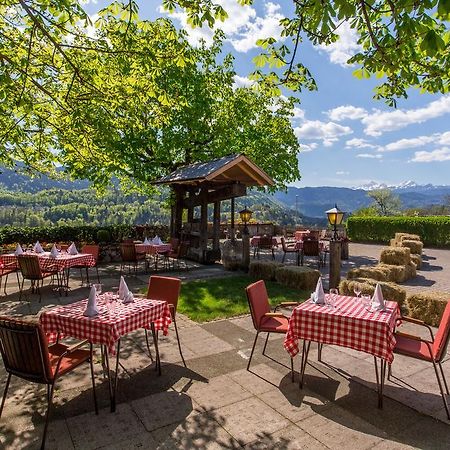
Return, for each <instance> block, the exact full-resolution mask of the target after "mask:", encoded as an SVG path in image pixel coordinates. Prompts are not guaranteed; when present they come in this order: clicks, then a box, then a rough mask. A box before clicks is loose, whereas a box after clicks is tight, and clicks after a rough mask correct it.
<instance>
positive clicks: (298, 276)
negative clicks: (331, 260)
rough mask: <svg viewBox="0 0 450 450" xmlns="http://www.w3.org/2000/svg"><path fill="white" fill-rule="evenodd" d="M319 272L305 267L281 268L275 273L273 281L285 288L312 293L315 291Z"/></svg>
mask: <svg viewBox="0 0 450 450" xmlns="http://www.w3.org/2000/svg"><path fill="white" fill-rule="evenodd" d="M319 278H320V272H319V271H318V270H316V269H311V268H310V267H306V266H300V267H298V266H282V267H278V268H277V269H276V271H275V279H276V280H277V281H278V283H280V284H284V285H285V286H289V287H293V288H297V289H304V290H307V291H312V290H314V289H315V287H316V284H317V280H318V279H319Z"/></svg>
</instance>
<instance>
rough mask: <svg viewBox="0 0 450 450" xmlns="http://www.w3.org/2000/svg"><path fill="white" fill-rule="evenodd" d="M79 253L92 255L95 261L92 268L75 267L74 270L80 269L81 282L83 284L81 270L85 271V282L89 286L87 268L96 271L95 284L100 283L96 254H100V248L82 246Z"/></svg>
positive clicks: (86, 266)
mask: <svg viewBox="0 0 450 450" xmlns="http://www.w3.org/2000/svg"><path fill="white" fill-rule="evenodd" d="M81 253H88V254H90V255H92V256H93V257H94V259H95V265H94V266H88V265H79V266H75V267H76V268H78V269H80V274H81V281H82V282H83V269H86V282H87V284H89V267H95V270H96V271H97V282H98V283H100V276H99V274H98V266H97V263H98V254H99V253H100V246H99V245H90V244H89V245H83V247H82V249H81Z"/></svg>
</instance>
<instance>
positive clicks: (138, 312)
mask: <svg viewBox="0 0 450 450" xmlns="http://www.w3.org/2000/svg"><path fill="white" fill-rule="evenodd" d="M86 305H87V299H85V300H81V301H78V302H75V303H71V304H69V305H64V306H58V307H56V308H52V309H49V310H47V311H44V312H43V313H42V314H41V315H40V318H39V320H40V323H41V325H42V327H43V329H44V331H45V333H46V334H47V336H48V340H49V342H50V343H53V342H56V341H57V340H58V339H59V338H61V337H73V338H76V339H81V340H84V339H87V340H88V341H89V342H91V343H92V344H99V345H101V349H102V357H103V358H102V365H103V369H104V370H105V371H106V374H107V376H108V382H109V394H110V399H111V412H114V411H115V410H116V393H117V383H118V368H119V358H120V339H121V337H122V336H125V335H126V334H128V333H131V332H132V331H135V330H137V329H140V328H147V329H149V328H150V329H151V330H152V333H153V340H154V345H155V352H156V364H157V367H160V359H159V351H158V341H157V337H156V331H157V330H158V331H159V330H162V331H163V333H164V335H166V334H167V331H168V327H169V325H170V323H171V321H172V319H171V315H170V309H169V306H168V304H167V302H165V301H160V300H151V299H147V298H141V297H139V298H137V297H135V298H134V302H132V303H127V304H124V303H122V302H121V301H119V300H118V295H117V294H114V293H112V292H105V293H103V294H100V295H99V296H98V300H97V306H98V309H99V314H98V315H97V316H95V317H86V316H84V315H83V313H84V311H85V309H86ZM109 354H112V355H114V354H115V355H116V363H115V371H114V376H113V375H112V373H111V371H110V366H109V356H108V355H109Z"/></svg>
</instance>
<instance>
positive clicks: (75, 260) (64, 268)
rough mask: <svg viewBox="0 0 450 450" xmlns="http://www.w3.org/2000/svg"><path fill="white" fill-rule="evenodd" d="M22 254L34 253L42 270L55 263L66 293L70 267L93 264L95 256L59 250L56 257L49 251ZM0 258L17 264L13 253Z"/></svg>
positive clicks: (5, 261)
mask: <svg viewBox="0 0 450 450" xmlns="http://www.w3.org/2000/svg"><path fill="white" fill-rule="evenodd" d="M24 254H26V255H36V256H37V257H38V258H39V265H40V266H41V270H42V271H47V269H48V267H49V266H55V265H56V267H57V268H58V271H60V272H62V273H63V283H62V287H63V288H64V290H65V291H66V295H67V292H68V290H69V274H70V268H71V267H78V266H83V267H84V266H88V267H94V266H95V258H94V256H93V255H91V254H90V253H77V254H76V255H71V254H70V253H66V252H60V253H59V254H58V256H57V257H56V258H53V257H51V256H50V252H43V253H35V252H25V253H24ZM1 258H2V260H3V262H4V263H5V264H7V263H12V262H14V263H16V264H17V256H16V255H15V254H14V253H8V254H6V255H2V256H1Z"/></svg>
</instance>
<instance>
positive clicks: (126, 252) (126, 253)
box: [120, 242, 148, 275]
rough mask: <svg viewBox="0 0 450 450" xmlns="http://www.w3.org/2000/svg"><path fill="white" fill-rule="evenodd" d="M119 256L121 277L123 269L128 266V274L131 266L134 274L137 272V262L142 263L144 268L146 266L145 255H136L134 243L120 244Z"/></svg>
mask: <svg viewBox="0 0 450 450" xmlns="http://www.w3.org/2000/svg"><path fill="white" fill-rule="evenodd" d="M120 254H121V256H122V262H121V264H120V275H122V272H123V268H124V267H125V266H126V265H128V272H130V271H131V266H133V269H134V273H135V274H136V272H137V265H138V263H139V262H144V263H145V267H146V268H147V267H148V264H147V255H146V254H145V253H136V246H135V245H134V243H128V242H126V243H125V242H124V243H122V244H120Z"/></svg>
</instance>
